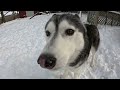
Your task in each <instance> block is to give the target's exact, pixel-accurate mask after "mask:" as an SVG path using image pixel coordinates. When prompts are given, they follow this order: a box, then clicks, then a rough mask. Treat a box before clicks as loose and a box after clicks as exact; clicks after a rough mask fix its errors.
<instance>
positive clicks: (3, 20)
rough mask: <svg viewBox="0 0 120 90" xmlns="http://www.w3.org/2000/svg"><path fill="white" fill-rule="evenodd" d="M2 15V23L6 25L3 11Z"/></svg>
mask: <svg viewBox="0 0 120 90" xmlns="http://www.w3.org/2000/svg"><path fill="white" fill-rule="evenodd" d="M0 13H1V19H2V23H5V15H4V13H3V11H0Z"/></svg>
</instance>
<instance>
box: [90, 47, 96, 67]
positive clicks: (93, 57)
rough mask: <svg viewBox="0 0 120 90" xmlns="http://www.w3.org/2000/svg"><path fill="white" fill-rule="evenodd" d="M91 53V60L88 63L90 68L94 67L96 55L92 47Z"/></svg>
mask: <svg viewBox="0 0 120 90" xmlns="http://www.w3.org/2000/svg"><path fill="white" fill-rule="evenodd" d="M91 52H92V60H91V62H90V67H94V66H95V60H94V59H95V54H96V50H95V48H94V47H92V48H91Z"/></svg>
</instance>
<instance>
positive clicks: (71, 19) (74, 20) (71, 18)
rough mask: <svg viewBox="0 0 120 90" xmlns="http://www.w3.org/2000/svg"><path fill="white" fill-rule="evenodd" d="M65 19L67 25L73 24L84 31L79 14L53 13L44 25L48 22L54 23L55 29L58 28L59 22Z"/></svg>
mask: <svg viewBox="0 0 120 90" xmlns="http://www.w3.org/2000/svg"><path fill="white" fill-rule="evenodd" d="M63 21H66V22H67V23H68V24H69V25H73V26H74V27H75V28H80V29H81V31H84V27H83V25H82V23H81V21H80V18H79V16H76V15H73V14H55V15H53V16H52V17H51V18H50V19H49V21H48V22H47V23H46V26H45V29H46V27H47V26H48V25H49V24H50V22H53V23H54V26H55V30H58V26H59V25H60V23H61V22H63Z"/></svg>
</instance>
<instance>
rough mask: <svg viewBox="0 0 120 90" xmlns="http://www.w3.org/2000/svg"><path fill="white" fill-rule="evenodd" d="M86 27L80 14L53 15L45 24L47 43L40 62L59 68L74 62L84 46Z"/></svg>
mask: <svg viewBox="0 0 120 90" xmlns="http://www.w3.org/2000/svg"><path fill="white" fill-rule="evenodd" d="M84 31H85V30H84V27H83V25H82V23H81V21H80V18H79V16H78V15H72V14H62V15H53V16H52V17H51V18H50V20H49V21H48V22H47V24H46V26H45V34H46V41H47V44H46V46H45V47H44V49H43V51H42V53H41V55H40V57H39V59H38V63H39V64H40V66H41V67H43V68H47V69H52V70H53V69H58V68H62V67H65V66H67V65H69V64H70V63H72V62H73V61H74V60H75V59H76V58H77V56H78V55H79V54H80V52H81V50H82V49H83V48H84Z"/></svg>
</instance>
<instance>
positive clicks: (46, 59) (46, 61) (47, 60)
mask: <svg viewBox="0 0 120 90" xmlns="http://www.w3.org/2000/svg"><path fill="white" fill-rule="evenodd" d="M38 64H40V66H41V67H43V68H47V69H52V68H53V67H54V66H55V64H56V58H55V57H54V56H53V55H49V54H42V55H40V57H39V59H38Z"/></svg>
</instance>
